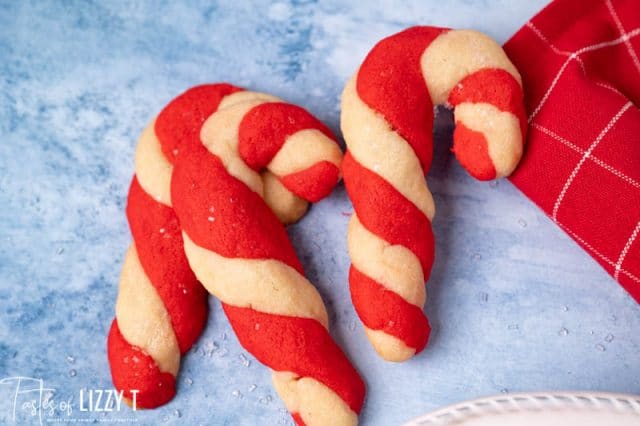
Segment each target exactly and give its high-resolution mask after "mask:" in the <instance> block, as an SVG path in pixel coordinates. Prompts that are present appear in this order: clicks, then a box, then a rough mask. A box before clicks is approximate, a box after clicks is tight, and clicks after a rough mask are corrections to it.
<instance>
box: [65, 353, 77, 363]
mask: <svg viewBox="0 0 640 426" xmlns="http://www.w3.org/2000/svg"><path fill="white" fill-rule="evenodd" d="M67 362H68V363H69V364H73V363H74V362H76V359H75V358H74V357H73V355H67Z"/></svg>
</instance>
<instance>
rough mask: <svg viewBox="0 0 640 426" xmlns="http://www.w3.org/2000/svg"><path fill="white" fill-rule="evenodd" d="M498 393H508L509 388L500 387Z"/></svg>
mask: <svg viewBox="0 0 640 426" xmlns="http://www.w3.org/2000/svg"><path fill="white" fill-rule="evenodd" d="M500 393H509V389H507V388H502V389H500Z"/></svg>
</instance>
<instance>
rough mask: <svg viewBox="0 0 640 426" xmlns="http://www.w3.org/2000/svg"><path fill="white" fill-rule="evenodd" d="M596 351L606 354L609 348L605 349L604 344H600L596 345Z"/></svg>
mask: <svg viewBox="0 0 640 426" xmlns="http://www.w3.org/2000/svg"><path fill="white" fill-rule="evenodd" d="M596 349H597V350H599V351H600V352H604V351H606V350H607V348H605V347H604V345H603V344H602V343H598V344H597V345H596Z"/></svg>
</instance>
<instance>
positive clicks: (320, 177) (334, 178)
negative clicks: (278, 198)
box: [279, 161, 340, 203]
mask: <svg viewBox="0 0 640 426" xmlns="http://www.w3.org/2000/svg"><path fill="white" fill-rule="evenodd" d="M279 179H280V182H282V184H283V185H284V186H285V187H286V188H287V189H288V190H289V191H291V192H293V193H294V194H296V195H297V196H298V197H301V198H304V199H305V200H307V201H309V202H312V203H315V202H317V201H320V200H322V199H323V198H324V197H326V196H327V195H329V194H330V193H331V191H332V190H333V188H334V187H335V186H336V184H337V183H338V181H339V180H340V169H338V167H336V165H335V164H333V163H331V162H329V161H320V162H318V163H316V164H314V165H313V166H311V167H309V168H307V169H304V170H300V171H299V172H296V173H291V174H288V175H286V176H282V177H280V178H279Z"/></svg>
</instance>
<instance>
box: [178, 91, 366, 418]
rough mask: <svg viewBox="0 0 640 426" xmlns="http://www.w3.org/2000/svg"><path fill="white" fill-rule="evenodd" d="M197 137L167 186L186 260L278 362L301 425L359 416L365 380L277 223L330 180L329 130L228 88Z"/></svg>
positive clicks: (257, 351) (258, 352)
mask: <svg viewBox="0 0 640 426" xmlns="http://www.w3.org/2000/svg"><path fill="white" fill-rule="evenodd" d="M200 137H201V140H202V145H200V146H199V148H197V149H193V150H192V151H191V152H189V153H188V154H185V155H184V156H181V157H180V158H179V161H178V162H177V163H176V167H175V171H174V176H173V180H172V184H171V196H172V199H173V201H174V207H175V210H176V213H177V215H178V217H179V219H180V224H181V226H182V229H183V238H184V243H185V252H186V254H187V257H188V259H189V264H190V265H191V267H192V269H193V271H194V272H195V274H196V276H197V277H198V279H199V280H200V281H201V282H202V284H203V285H204V286H205V287H206V288H207V290H209V292H210V293H212V294H214V295H215V296H217V297H218V298H220V300H221V301H222V306H223V308H224V311H225V313H226V315H227V317H228V318H229V321H230V322H231V325H232V327H233V329H234V331H235V333H236V335H237V336H238V339H239V341H240V343H241V344H242V345H243V346H244V347H245V348H246V349H247V350H248V351H249V352H251V353H252V354H253V355H254V356H255V357H256V358H257V359H258V360H259V361H260V362H262V363H263V364H265V365H267V366H268V367H270V368H271V369H272V370H273V371H274V373H273V382H274V385H275V388H276V390H277V392H278V393H279V394H280V396H281V397H282V399H283V400H284V403H285V405H286V407H287V408H288V410H289V411H290V412H291V414H292V416H293V418H294V419H295V420H296V422H297V423H298V424H308V425H312V424H336V425H337V424H354V423H356V422H357V415H358V413H359V412H360V409H361V407H362V404H363V400H364V394H365V387H364V383H363V381H362V379H361V378H360V376H359V374H358V372H357V371H356V370H355V369H354V367H353V366H352V365H351V363H350V362H349V360H348V359H347V357H346V356H345V355H344V353H343V352H342V351H341V349H340V348H339V347H338V345H336V343H335V342H334V341H333V340H332V338H331V336H330V335H329V332H328V329H327V327H328V317H327V312H326V310H325V306H324V304H323V302H322V299H321V298H320V295H319V293H318V291H317V290H316V289H315V287H314V286H313V285H312V284H311V283H310V282H309V281H308V280H307V279H306V278H305V277H304V271H303V269H302V265H301V264H300V261H299V260H298V258H297V256H296V253H295V251H294V249H293V246H292V245H291V242H290V241H289V238H288V236H287V233H286V230H285V228H284V226H283V225H282V223H281V221H283V222H291V221H295V220H297V219H298V218H299V217H300V216H301V215H302V214H303V213H304V211H305V208H306V204H307V202H314V201H318V200H320V199H321V198H323V197H325V196H326V195H328V194H329V193H330V191H331V190H332V188H333V187H334V186H335V184H336V183H337V182H338V179H339V170H340V169H339V167H340V163H341V159H342V153H341V151H340V149H339V147H338V145H337V143H336V141H335V138H334V136H333V135H332V134H331V133H330V131H329V130H328V129H327V128H326V127H325V126H324V125H323V124H322V123H320V122H319V121H318V120H317V119H315V118H314V117H313V116H311V115H310V114H309V113H308V112H306V111H305V110H304V109H302V108H300V107H297V106H294V105H291V104H287V103H284V102H282V101H280V100H279V99H277V98H274V97H272V96H269V95H264V94H259V93H255V92H248V91H247V92H237V93H234V94H231V95H229V96H227V97H226V98H224V99H223V100H222V102H221V104H220V106H219V109H218V110H217V112H215V113H214V114H213V115H212V116H211V117H209V118H208V119H207V121H206V123H205V124H204V126H203V127H202V131H201V134H200ZM301 203H302V207H301V206H300V204H301ZM274 212H275V213H274ZM279 218H280V220H279Z"/></svg>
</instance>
